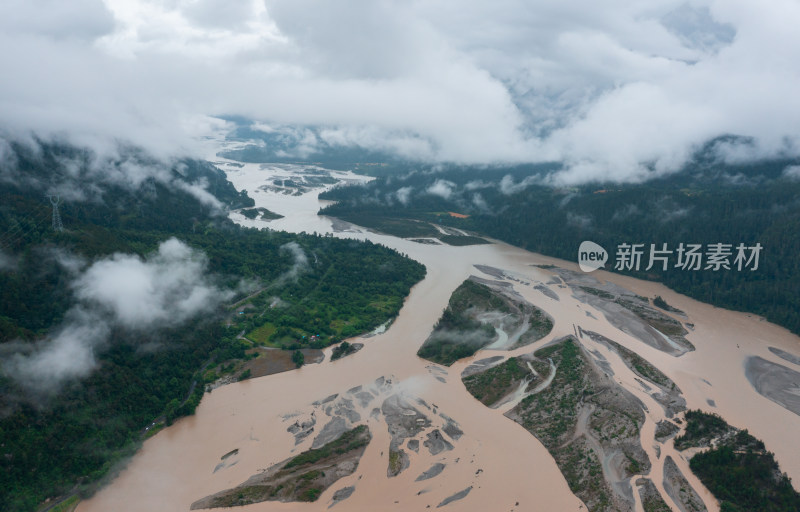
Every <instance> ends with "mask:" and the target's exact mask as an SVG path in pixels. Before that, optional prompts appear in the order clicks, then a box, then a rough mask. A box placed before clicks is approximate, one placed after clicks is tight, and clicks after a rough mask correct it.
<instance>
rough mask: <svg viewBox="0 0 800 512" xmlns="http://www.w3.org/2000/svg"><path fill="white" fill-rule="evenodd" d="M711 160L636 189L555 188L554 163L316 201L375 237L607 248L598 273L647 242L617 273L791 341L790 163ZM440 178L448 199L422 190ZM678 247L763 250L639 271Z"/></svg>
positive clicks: (445, 173)
mask: <svg viewBox="0 0 800 512" xmlns="http://www.w3.org/2000/svg"><path fill="white" fill-rule="evenodd" d="M708 153H709V152H705V153H704V152H700V153H698V155H697V158H696V159H695V161H694V162H693V163H692V164H691V165H688V166H686V167H685V168H684V169H681V170H679V171H676V172H675V173H673V174H668V175H660V176H659V175H654V176H653V177H652V179H650V180H648V181H644V182H642V183H634V184H619V183H590V184H584V185H579V186H563V185H562V186H559V185H556V184H554V183H553V182H551V181H548V178H547V176H550V173H552V171H554V170H558V169H559V168H560V167H559V165H558V164H542V165H525V166H516V167H491V166H490V167H463V166H455V165H451V166H439V167H437V169H435V170H434V169H432V168H427V167H425V166H413V167H410V168H409V169H408V170H407V172H406V173H404V174H403V175H400V176H394V177H392V178H378V179H376V180H373V181H372V182H370V183H368V184H366V185H362V186H350V187H341V188H336V189H333V190H331V191H329V192H327V193H325V194H323V197H324V198H325V199H330V200H335V201H338V203H337V204H334V205H331V206H328V207H327V208H325V209H324V210H323V213H324V214H325V215H330V216H334V217H339V218H341V219H343V220H348V221H352V222H359V221H364V220H365V219H368V221H369V222H370V223H371V224H372V225H373V226H375V227H376V228H377V229H380V227H381V226H389V225H392V223H394V225H397V224H398V223H399V222H400V221H401V220H403V219H408V220H413V221H425V222H427V223H431V224H441V225H447V226H452V227H456V228H459V229H463V230H467V231H471V232H474V233H477V234H480V235H485V236H490V237H493V238H496V239H500V240H503V241H505V242H508V243H510V244H513V245H516V246H518V247H522V248H524V249H528V250H531V251H534V252H538V253H542V254H546V255H549V256H555V257H559V258H562V259H565V260H568V261H574V262H576V261H577V257H578V247H579V245H580V244H581V242H582V241H584V240H591V241H593V242H596V243H598V244H600V245H601V246H602V247H604V248H605V249H606V250H607V251H608V253H609V262H608V264H607V265H606V269H607V270H612V271H613V267H614V258H615V252H616V248H617V247H618V246H619V245H620V244H623V243H628V244H634V243H641V244H645V250H646V252H645V256H644V257H643V259H642V265H641V267H640V270H639V271H638V272H637V271H632V270H630V271H629V270H623V271H621V272H623V273H627V274H630V275H634V276H635V277H639V278H643V279H649V280H655V281H660V282H663V283H664V284H666V285H667V286H669V287H670V288H672V289H674V290H676V291H678V292H680V293H684V294H686V295H689V296H691V297H693V298H696V299H698V300H701V301H704V302H709V303H711V304H714V305H716V306H721V307H726V308H730V309H734V310H739V311H748V312H753V313H757V314H760V315H763V316H764V317H766V318H767V319H768V320H769V321H771V322H774V323H777V324H779V325H782V326H784V327H786V328H788V329H790V330H791V331H793V332H795V333H799V334H800V258H798V257H797V255H798V254H800V181H798V180H793V179H791V178H789V177H786V176H784V175H783V170H784V169H785V168H786V167H787V166H789V165H795V164H797V162H796V161H794V160H792V161H789V160H785V161H784V160H781V161H767V162H759V163H753V164H739V165H732V164H725V163H721V162H718V161H716V160H714V159H713V158H711V157H710V156H708ZM423 171H424V172H423ZM437 182H440V183H445V184H446V185H447V187H448V190H449V191H450V194H449V195H448V197H447V199H445V198H444V197H442V196H441V195H436V194H433V193H431V192H429V190H430V189H431V187H432V186H433V185H434V184H435V183H437ZM401 188H402V189H404V194H403V201H401V200H400V199H399V196H398V194H397V191H398V190H399V189H401ZM409 190H411V192H410V193H409V192H408V191H409ZM447 212H456V213H459V214H462V215H466V216H468V217H466V218H457V217H454V216H451V215H449V214H448V213H447ZM408 225H409V226H412V225H413V226H419V225H420V224H419V223H418V222H417V223H416V224H408ZM412 236H413V235H412ZM680 243H684V244H690V243H692V244H702V246H703V248H704V249H705V248H707V245H708V244H716V243H724V244H732V245H733V246H734V247H735V246H737V245H738V244H740V243H742V244H745V245H746V246H747V247H751V246H754V245H755V244H757V243H760V244H761V246H762V247H763V250H762V251H761V253H760V258H759V267H758V269H757V270H755V271H751V270H749V268H745V269H743V270H741V271H739V270H737V269H736V268H735V266H734V267H732V268H731V270H720V271H713V270H706V269H705V268H702V269H700V270H684V269H681V268H675V266H674V264H675V263H677V255H676V254H674V253H673V254H672V259H671V260H670V266H669V267H668V269H667V270H666V271H664V270H662V268H661V266H660V265H656V266H655V267H654V268H653V269H651V270H650V271H649V272H648V271H646V270H645V268H646V267H647V265H648V261H647V258H648V254H649V248H650V244H656V246H657V248H661V244H667V247H668V249H670V250H673V251H675V250H676V249H677V248H678V246H679V244H680ZM734 255H735V251H734ZM730 260H731V263H733V257H731V258H730ZM704 266H705V265H704Z"/></svg>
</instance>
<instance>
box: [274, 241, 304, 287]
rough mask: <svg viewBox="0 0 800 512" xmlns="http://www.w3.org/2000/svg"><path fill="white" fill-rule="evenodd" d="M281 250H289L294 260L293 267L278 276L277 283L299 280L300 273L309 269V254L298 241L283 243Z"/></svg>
mask: <svg viewBox="0 0 800 512" xmlns="http://www.w3.org/2000/svg"><path fill="white" fill-rule="evenodd" d="M280 250H281V252H288V253H289V255H290V256H291V257H292V260H293V262H292V266H291V268H289V270H287V271H286V272H285V273H284V274H283V275H281V276H280V277H279V278H278V280H277V283H276V284H283V283H285V282H289V281H291V282H297V278H298V277H300V274H302V273H303V272H305V271H306V270H308V256H307V255H306V253H305V251H303V248H302V247H300V244H298V243H297V242H289V243H286V244H283V245H282V246H281V248H280Z"/></svg>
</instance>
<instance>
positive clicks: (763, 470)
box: [675, 410, 800, 512]
mask: <svg viewBox="0 0 800 512" xmlns="http://www.w3.org/2000/svg"><path fill="white" fill-rule="evenodd" d="M686 420H687V423H686V432H685V433H684V434H683V435H681V436H679V437H677V438H675V447H676V448H679V449H685V448H688V447H690V446H708V444H709V441H710V440H711V439H714V438H716V439H719V441H718V442H717V443H716V444H715V445H714V447H713V448H709V449H707V450H705V451H702V452H700V453H697V454H696V455H694V456H693V457H692V458H691V460H690V461H689V466H690V467H691V468H692V472H693V473H694V474H696V475H697V476H698V478H700V481H702V482H703V485H705V486H706V487H708V490H709V491H711V493H712V494H713V495H714V497H715V498H717V499H718V500H719V502H720V510H722V511H723V512H745V511H748V512H784V511H786V512H788V511H790V510H800V493H798V492H797V491H795V490H794V488H793V487H792V482H791V480H790V479H789V477H788V476H786V474H785V473H782V472H781V471H780V468H779V467H778V463H777V462H776V461H775V457H774V455H773V454H772V453H771V452H769V451H767V449H766V448H765V446H764V443H763V442H762V441H760V440H759V439H756V438H755V437H753V436H752V435H750V434H749V433H748V432H747V430H738V429H736V428H733V427H731V426H729V425H728V424H727V423H726V422H725V420H723V419H722V418H720V417H719V416H718V415H716V414H708V413H704V412H702V411H698V410H692V411H686Z"/></svg>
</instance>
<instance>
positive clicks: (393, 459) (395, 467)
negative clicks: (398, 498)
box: [389, 450, 403, 475]
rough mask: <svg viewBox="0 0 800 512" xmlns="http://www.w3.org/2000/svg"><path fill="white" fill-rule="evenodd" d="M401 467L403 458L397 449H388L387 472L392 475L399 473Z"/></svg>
mask: <svg viewBox="0 0 800 512" xmlns="http://www.w3.org/2000/svg"><path fill="white" fill-rule="evenodd" d="M402 467H403V458H402V456H401V455H400V452H399V451H397V450H390V451H389V472H390V473H391V474H392V475H396V474H398V473H400V470H401V469H402Z"/></svg>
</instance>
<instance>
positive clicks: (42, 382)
mask: <svg viewBox="0 0 800 512" xmlns="http://www.w3.org/2000/svg"><path fill="white" fill-rule="evenodd" d="M108 332H109V327H108V324H106V323H105V322H104V321H102V319H99V318H97V317H95V316H94V315H92V314H91V313H89V312H87V311H85V310H83V309H75V310H73V311H71V312H70V314H69V319H68V321H67V323H65V325H64V326H63V327H62V328H60V329H59V330H58V331H56V333H55V334H53V335H52V336H51V337H50V338H49V339H47V340H45V341H42V342H39V343H37V344H36V345H34V346H31V345H27V346H23V347H18V348H20V349H22V351H19V352H15V353H12V354H10V355H8V356H6V357H4V361H3V364H2V369H3V371H4V373H6V374H7V375H8V376H10V377H11V378H13V379H14V380H16V381H17V382H18V383H19V384H20V385H21V386H22V387H23V388H25V389H26V390H28V391H29V392H32V393H35V394H37V395H45V394H49V393H52V392H54V391H56V390H58V389H59V388H60V387H61V386H62V385H63V384H64V383H65V382H68V381H70V380H74V379H78V378H82V377H86V376H87V375H89V374H90V373H91V372H92V370H94V369H95V368H96V366H97V360H96V359H95V348H96V347H98V346H99V345H102V344H103V343H104V342H105V340H106V338H107V337H108ZM15 348H17V347H15Z"/></svg>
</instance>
